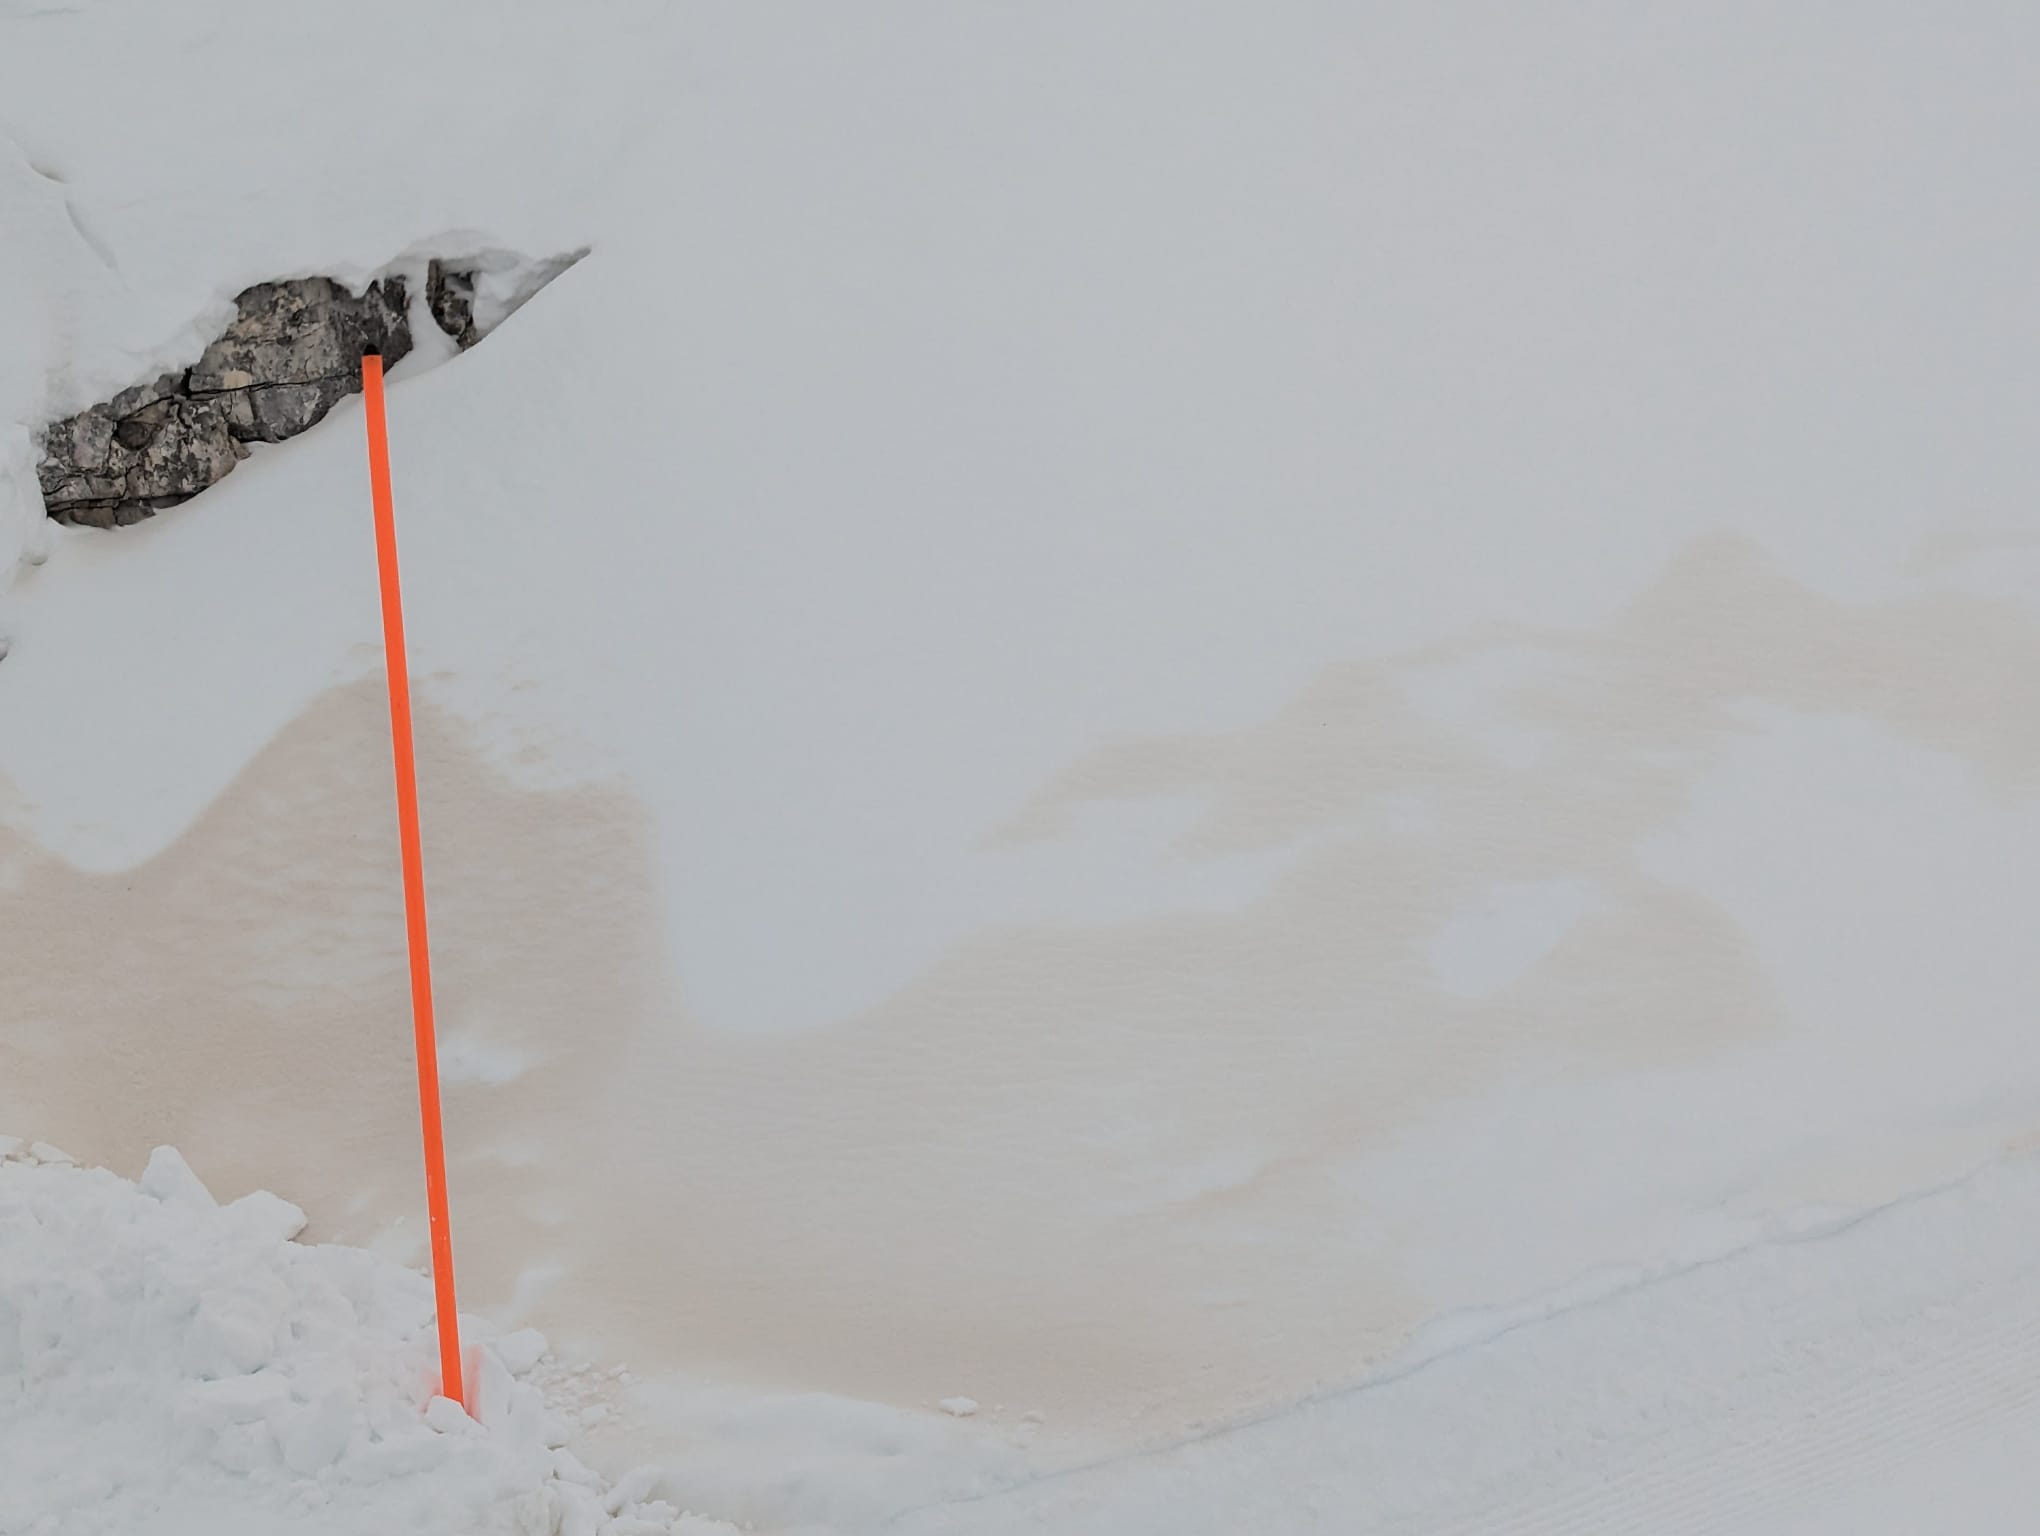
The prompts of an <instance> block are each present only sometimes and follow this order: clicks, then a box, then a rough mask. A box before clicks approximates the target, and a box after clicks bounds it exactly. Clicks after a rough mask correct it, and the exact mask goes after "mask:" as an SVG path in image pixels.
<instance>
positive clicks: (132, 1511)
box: [0, 1140, 732, 1536]
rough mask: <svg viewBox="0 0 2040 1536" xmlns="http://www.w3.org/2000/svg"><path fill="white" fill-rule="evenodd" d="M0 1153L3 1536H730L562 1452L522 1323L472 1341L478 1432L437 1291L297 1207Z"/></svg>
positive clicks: (637, 1478) (168, 1163)
mask: <svg viewBox="0 0 2040 1536" xmlns="http://www.w3.org/2000/svg"><path fill="white" fill-rule="evenodd" d="M0 1158H4V1160H0V1536H98V1533H101V1532H105V1533H109V1536H111V1533H114V1532H122V1533H126V1532H133V1531H137V1530H148V1531H150V1532H152V1533H154V1536H186V1533H189V1536H200V1533H204V1536H224V1533H231V1532H237V1531H242V1530H261V1531H263V1532H265V1533H269V1536H293V1533H300V1532H303V1533H319V1536H354V1533H357V1532H359V1533H362V1536H367V1533H369V1532H375V1533H378V1536H381V1533H385V1532H391V1531H414V1530H415V1531H433V1532H439V1533H444V1536H464V1533H469V1532H473V1533H478V1536H480V1533H495V1532H502V1533H504V1536H513V1533H514V1536H712V1533H716V1532H729V1531H731V1530H732V1527H729V1526H726V1525H721V1524H718V1523H716V1522H713V1521H707V1520H703V1519H699V1518H697V1517H693V1516H690V1515H687V1514H683V1513H682V1512H681V1511H679V1510H677V1509H675V1508H673V1507H672V1506H671V1505H669V1504H666V1503H664V1502H661V1501H660V1500H658V1499H657V1498H655V1497H654V1493H655V1487H656V1482H657V1479H656V1478H654V1477H650V1476H644V1475H633V1476H631V1477H627V1478H625V1479H623V1480H622V1481H621V1482H620V1483H618V1484H616V1485H615V1486H614V1487H608V1486H605V1484H604V1483H603V1481H602V1479H600V1478H599V1477H598V1476H597V1475H596V1474H595V1473H593V1472H591V1471H590V1470H589V1469H588V1468H587V1467H585V1466H584V1465H582V1463H581V1462H580V1461H579V1460H578V1459H576V1458H575V1457H574V1455H573V1454H572V1453H571V1452H569V1451H567V1450H565V1449H564V1448H563V1447H564V1444H565V1439H566V1436H565V1433H564V1430H563V1428H562V1427H561V1424H560V1422H559V1420H558V1419H557V1418H556V1417H555V1416H554V1415H553V1414H552V1413H551V1412H550V1411H549V1410H548V1408H547V1405H546V1402H545V1399H544V1397H543V1395H542V1394H541V1392H540V1391H539V1390H538V1389H537V1387H535V1386H533V1385H532V1384H530V1383H529V1382H527V1381H524V1380H520V1379H519V1378H520V1376H523V1375H526V1374H528V1373H530V1372H531V1371H532V1370H533V1369H534V1368H535V1367H536V1366H537V1365H538V1363H539V1361H540V1359H541V1357H542V1356H543V1354H544V1341H543V1340H542V1339H540V1338H537V1337H536V1336H535V1335H533V1334H531V1333H530V1332H529V1331H528V1330H527V1331H524V1332H520V1333H515V1334H510V1335H507V1336H505V1337H503V1338H500V1339H495V1338H490V1337H488V1336H487V1333H486V1330H485V1329H483V1328H481V1327H480V1326H479V1325H473V1324H467V1325H466V1326H470V1327H473V1328H474V1331H475V1334H476V1337H477V1338H478V1339H479V1340H480V1342H479V1343H478V1344H476V1345H475V1346H473V1348H472V1349H471V1353H470V1361H469V1371H470V1379H471V1381H472V1383H473V1396H474V1399H475V1402H474V1409H475V1418H473V1419H470V1418H469V1417H468V1416H467V1415H465V1414H463V1413H462V1412H461V1411H460V1409H459V1408H458V1407H457V1406H456V1405H455V1404H453V1403H451V1402H448V1401H446V1400H445V1399H444V1398H437V1397H435V1396H434V1395H433V1390H434V1384H435V1377H436V1372H435V1368H434V1364H433V1362H434V1358H435V1356H434V1343H433V1332H432V1294H431V1286H430V1283H429V1281H428V1280H427V1279H426V1278H425V1277H424V1276H423V1275H420V1274H417V1273H415V1272H414V1271H411V1270H407V1269H403V1268H401V1267H398V1266H396V1265H394V1264H392V1263H390V1262H388V1261H387V1260H385V1259H382V1258H379V1257H377V1256H376V1255H373V1254H370V1253H367V1252H365V1251H363V1250H360V1249H354V1248H342V1247H329V1246H311V1245H306V1244H300V1243H297V1242H295V1241H293V1239H294V1238H295V1237H296V1235H297V1233H298V1232H299V1231H301V1230H302V1229H303V1226H304V1220H305V1218H304V1215H303V1213H302V1212H300V1211H299V1210H298V1209H297V1208H296V1207H295V1206H292V1205H290V1204H289V1203H287V1202H286V1201H283V1200H280V1199H278V1198H277V1197H276V1196H274V1195H270V1194H266V1193H258V1194H253V1195H249V1196H247V1197H245V1198H243V1199H240V1200H236V1201H233V1202H232V1203H231V1204H227V1205H221V1204H219V1203H217V1202H216V1201H215V1200H214V1199H213V1197H212V1195H211V1194H210V1193H209V1192H208V1191H207V1190H206V1187H205V1185H204V1184H203V1183H202V1182H201V1181H200V1179H199V1178H198V1176H197V1175H196V1174H195V1173H193V1172H192V1170H191V1169H190V1168H189V1167H188V1166H187V1165H186V1164H185V1162H184V1160H183V1159H182V1158H181V1157H179V1156H178V1155H177V1153H176V1152H174V1151H172V1150H171V1149H170V1148H168V1147H163V1148H159V1149H157V1151H156V1153H155V1155H154V1156H153V1157H151V1158H150V1160H149V1166H148V1169H147V1171H146V1172H145V1173H144V1174H143V1176H142V1180H141V1182H140V1183H139V1184H135V1183H130V1182H129V1181H127V1180H125V1179H122V1178H120V1177H118V1176H116V1175H114V1174H112V1173H109V1172H106V1171H105V1170H103V1169H90V1168H79V1167H76V1166H73V1165H71V1164H69V1163H68V1162H60V1161H55V1160H52V1159H48V1158H44V1157H40V1156H31V1155H27V1154H24V1153H23V1151H22V1150H21V1148H20V1144H19V1143H18V1142H14V1141H11V1140H10V1141H7V1142H5V1143H0Z"/></svg>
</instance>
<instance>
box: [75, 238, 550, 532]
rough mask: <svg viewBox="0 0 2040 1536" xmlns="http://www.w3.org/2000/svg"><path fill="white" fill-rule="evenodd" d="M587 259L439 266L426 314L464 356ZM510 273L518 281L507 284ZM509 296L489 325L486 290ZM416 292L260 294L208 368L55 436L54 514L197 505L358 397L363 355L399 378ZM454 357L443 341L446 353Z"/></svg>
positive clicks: (310, 283) (148, 512) (394, 279)
mask: <svg viewBox="0 0 2040 1536" xmlns="http://www.w3.org/2000/svg"><path fill="white" fill-rule="evenodd" d="M579 255H580V253H578V252H577V253H575V254H574V255H573V256H566V257H560V258H558V259H556V260H554V261H550V262H544V263H539V264H536V265H534V264H531V263H523V264H520V266H511V267H507V268H506V267H504V266H503V265H502V264H501V263H498V265H497V268H496V269H495V271H493V272H489V273H484V272H479V271H478V270H477V269H475V268H471V267H465V266H459V265H454V264H451V263H446V262H441V261H437V260H435V261H433V262H431V263H430V264H429V266H428V267H427V268H426V273H425V285H424V286H425V293H424V299H425V304H424V306H423V307H424V310H425V312H426V313H429V314H430V315H431V317H432V320H433V323H434V324H435V325H436V326H437V327H438V328H439V329H440V330H441V331H443V332H445V333H446V335H447V336H449V337H450V338H452V341H453V344H454V346H455V347H457V348H462V349H465V348H467V347H470V346H472V345H474V343H475V342H476V341H478V340H479V339H480V338H481V337H482V336H483V335H484V334H486V332H487V330H488V329H489V324H486V323H484V322H485V321H488V322H493V321H494V320H500V319H501V318H502V316H503V315H506V314H508V313H509V312H510V311H511V310H513V309H515V308H516V307H517V306H518V305H519V304H521V303H522V302H523V301H524V300H525V299H526V298H529V297H530V295H531V294H532V293H534V292H536V291H537V290H538V289H539V288H540V287H543V286H544V285H545V284H546V283H547V282H549V281H551V280H552V278H554V277H556V276H557V275H558V274H559V273H560V272H562V271H564V270H565V269H566V268H567V267H568V266H570V265H572V264H573V262H574V261H575V260H577V259H578V257H579ZM506 272H507V280H506V278H505V274H506ZM492 279H494V280H495V281H496V286H497V287H498V288H500V289H501V290H502V291H501V292H498V293H496V294H494V295H493V299H492V303H491V304H490V305H488V306H486V307H488V308H491V309H493V310H494V311H495V313H494V314H493V315H490V314H478V308H481V307H483V306H478V302H477V300H478V293H477V288H478V282H480V283H484V284H486V283H488V282H490V281H491V280H492ZM411 299H412V294H411V285H410V283H409V282H408V281H407V280H406V279H405V278H404V277H403V276H401V275H394V274H393V275H389V276H385V277H383V278H380V279H379V280H377V281H376V282H373V283H370V284H369V285H368V287H367V288H366V289H365V290H364V291H362V292H361V293H353V292H351V291H349V290H348V289H347V288H346V287H345V286H343V285H342V284H340V283H338V282H335V281H334V280H333V279H331V278H328V277H302V278H293V279H291V280H289V281H287V282H277V283H258V284H256V285H255V286H254V287H253V288H250V289H248V290H247V291H246V292H245V293H243V294H241V296H240V297H239V298H237V299H236V300H235V301H234V307H235V315H234V319H233V322H232V323H231V324H230V325H228V327H227V328H226V330H225V331H223V332H222V333H221V334H220V336H219V338H218V339H217V340H216V341H214V342H213V343H212V345H210V346H209V347H207V348H206V349H205V353H204V355H203V356H201V357H200V358H199V360H198V361H197V363H195V364H194V365H193V366H192V367H190V368H188V369H186V370H185V371H184V372H183V373H166V374H164V375H162V376H161V377H160V378H157V379H156V380H154V381H153V382H151V383H146V384H137V385H135V386H133V387H132V388H130V389H124V390H122V391H121V392H120V393H119V394H117V395H115V396H114V397H113V398H112V399H111V400H108V401H106V402H104V403H103V404H99V405H95V406H91V407H89V408H88V409H86V410H83V411H80V412H79V413H78V414H77V415H75V416H71V417H68V418H66V419H65V420H63V421H58V422H53V423H52V424H51V425H50V426H49V427H48V428H47V429H46V430H45V433H44V438H43V457H42V462H41V463H40V464H39V465H38V466H37V475H38V478H39V479H40V481H41V483H42V495H43V506H44V508H45V510H46V511H48V513H49V515H50V516H51V517H53V518H56V519H57V520H58V521H60V522H66V523H77V524H81V525H83V526H86V527H92V528H115V527H124V526H126V525H128V524H130V523H138V522H140V521H141V520H142V519H143V518H145V517H150V516H153V515H154V514H155V513H157V512H159V511H161V510H162V509H164V508H165V507H174V506H176V505H177V504H178V503H179V502H183V501H189V500H190V499H191V498H192V497H193V496H196V495H197V494H198V493H199V492H200V491H203V490H205V489H206V488H207V487H208V486H210V485H213V484H215V483H216V482H218V481H219V480H220V479H222V478H223V477H225V476H226V475H227V474H229V473H230V472H231V471H232V470H233V468H234V466H235V465H236V464H238V463H239V462H240V461H241V460H243V459H245V458H246V457H247V456H248V454H249V451H250V447H249V445H250V444H253V443H280V442H282V441H284V440H285V439H286V438H291V437H295V436H297V434H298V433H300V432H303V431H305V430H306V429H307V428H309V427H312V426H314V425H316V424H317V423H318V421H319V420H320V419H321V418H322V417H324V416H325V415H326V413H327V412H328V411H330V410H332V409H333V407H334V406H335V405H336V404H338V403H339V402H340V401H341V400H342V399H343V398H345V397H346V396H348V395H351V394H355V393H357V392H359V390H360V389H361V356H362V354H363V353H364V352H366V351H369V350H375V351H378V352H380V353H381V354H382V356H383V360H384V363H385V366H390V367H394V366H395V365H396V363H397V362H398V361H400V360H401V359H402V358H404V357H405V356H407V355H408V354H409V353H410V352H411V350H412V347H413V343H414V337H413V334H412V320H411V315H412V304H411ZM440 345H441V346H444V345H445V344H444V343H441V344H440Z"/></svg>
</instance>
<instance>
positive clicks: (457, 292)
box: [425, 256, 481, 352]
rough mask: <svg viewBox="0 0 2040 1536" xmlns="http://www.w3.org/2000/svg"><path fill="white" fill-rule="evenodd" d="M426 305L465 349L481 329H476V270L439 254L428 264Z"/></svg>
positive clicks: (475, 340) (426, 269)
mask: <svg viewBox="0 0 2040 1536" xmlns="http://www.w3.org/2000/svg"><path fill="white" fill-rule="evenodd" d="M425 307H426V308H427V309H428V310H430V311H431V313H432V321H433V323H434V324H435V325H437V326H438V327H439V328H440V329H441V330H442V331H444V332H446V334H447V335H449V336H451V337H452V338H453V339H454V342H455V343H456V344H457V345H458V346H459V347H460V349H461V351H463V352H465V351H466V350H467V349H468V348H469V347H471V346H473V345H474V344H475V343H476V342H477V341H479V340H481V333H480V332H479V331H478V330H476V329H475V274H474V272H473V270H472V269H464V268H455V267H449V266H447V265H446V263H445V262H443V261H441V260H439V259H438V258H437V257H436V256H435V257H434V258H433V259H432V261H431V263H430V264H429V265H428V266H427V267H426V268H425Z"/></svg>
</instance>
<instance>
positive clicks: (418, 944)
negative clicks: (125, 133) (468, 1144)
mask: <svg viewBox="0 0 2040 1536" xmlns="http://www.w3.org/2000/svg"><path fill="white" fill-rule="evenodd" d="M361 395H362V399H363V400H364V401H365V402H366V404H367V410H366V411H365V412H364V414H365V415H366V417H367V419H368V479H369V486H370V490H371V492H372V494H373V497H374V501H375V563H376V570H377V572H378V574H379V575H380V577H381V579H382V616H383V662H384V665H385V666H386V667H387V668H388V669H389V678H390V744H391V747H392V748H393V750H394V752H395V755H396V761H397V840H398V842H399V843H400V844H401V845H402V848H403V858H404V927H405V930H406V932H407V934H408V935H409V938H410V947H411V1022H412V1026H413V1028H414V1029H415V1031H416V1034H417V1044H418V1122H419V1125H420V1126H421V1127H422V1128H423V1131H424V1138H425V1204H426V1209H427V1213H428V1216H429V1220H430V1226H431V1232H432V1289H433V1293H434V1296H435V1297H436V1299H437V1302H438V1308H439V1377H440V1390H441V1391H442V1392H443V1393H444V1394H445V1395H446V1396H447V1397H450V1398H452V1399H453V1400H454V1401H455V1402H457V1403H459V1404H461V1405H462V1406H463V1407H465V1406H466V1405H467V1398H466V1396H465V1394H464V1393H463V1392H462V1390H461V1379H460V1315H459V1313H457V1312H456V1311H455V1310H454V1303H453V1226H452V1222H451V1220H450V1219H449V1217H448V1215H447V1206H446V1135H445V1130H444V1128H443V1127H442V1126H441V1124H440V1118H439V1046H438V1042H437V1040H436V1039H435V1037H434V1035H433V1031H432V955H431V949H430V946H429V945H428V943H427V942H426V936H425V856H424V851H423V845H422V843H421V841H420V839H419V836H418V759H417V752H416V750H415V749H414V747H413V745H412V742H411V669H410V665H409V663H408V662H407V661H406V660H405V656H404V598H403V592H402V588H401V586H400V584H399V582H398V580H397V512H396V506H395V503H394V502H393V501H392V500H391V497H390V436H389V423H388V422H387V421H386V420H385V418H384V414H383V368H382V358H381V357H380V356H378V355H377V354H375V353H373V352H371V353H369V354H368V355H367V356H366V357H364V358H362V360H361Z"/></svg>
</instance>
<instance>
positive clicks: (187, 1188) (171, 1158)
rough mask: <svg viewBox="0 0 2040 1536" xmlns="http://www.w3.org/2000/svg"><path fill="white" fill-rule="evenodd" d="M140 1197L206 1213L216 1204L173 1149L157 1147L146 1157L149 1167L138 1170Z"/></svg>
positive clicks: (187, 1164)
mask: <svg viewBox="0 0 2040 1536" xmlns="http://www.w3.org/2000/svg"><path fill="white" fill-rule="evenodd" d="M142 1193H143V1194H145V1195H154V1196H155V1197H156V1198H157V1199H158V1200H160V1201H162V1202H163V1203H164V1204H165V1205H179V1206H184V1207H187V1208H188V1209H192V1210H201V1211H209V1210H211V1209H213V1207H214V1206H216V1205H218V1203H219V1202H218V1201H216V1200H214V1199H213V1197H212V1191H211V1190H209V1189H207V1188H206V1187H205V1184H204V1181H202V1180H201V1179H200V1178H199V1176H198V1175H197V1174H195V1173H193V1172H192V1171H191V1164H189V1163H187V1162H186V1161H185V1160H184V1159H183V1158H182V1157H180V1156H179V1155H178V1153H177V1150H176V1149H175V1148H174V1147H158V1148H156V1150H155V1151H153V1152H151V1153H150V1154H149V1166H148V1167H147V1168H144V1169H143V1170H142Z"/></svg>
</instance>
